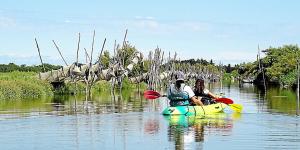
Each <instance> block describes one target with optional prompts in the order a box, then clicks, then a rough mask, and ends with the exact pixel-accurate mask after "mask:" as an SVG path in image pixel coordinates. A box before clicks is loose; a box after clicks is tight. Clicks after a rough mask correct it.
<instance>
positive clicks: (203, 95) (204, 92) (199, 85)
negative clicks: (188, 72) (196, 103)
mask: <svg viewBox="0 0 300 150" xmlns="http://www.w3.org/2000/svg"><path fill="white" fill-rule="evenodd" d="M194 93H195V96H196V97H197V99H198V100H200V101H201V102H202V103H203V104H204V105H209V104H214V103H216V102H215V100H214V99H217V98H219V97H218V96H217V95H215V94H213V93H211V92H210V91H209V90H208V89H206V88H205V85H204V79H203V78H198V79H197V80H196V82H195V87H194Z"/></svg>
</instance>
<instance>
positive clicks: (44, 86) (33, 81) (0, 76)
mask: <svg viewBox="0 0 300 150" xmlns="http://www.w3.org/2000/svg"><path fill="white" fill-rule="evenodd" d="M134 88H138V84H131V83H130V82H129V81H128V79H125V80H124V81H123V86H122V89H123V90H126V89H134ZM140 88H141V89H145V88H146V84H140ZM76 89H77V90H76ZM110 90H111V84H110V83H109V82H108V81H99V82H97V83H96V84H95V85H94V86H93V87H92V92H93V93H99V92H110ZM116 90H117V88H116ZM54 93H56V94H66V95H68V94H74V93H81V94H84V93H85V83H83V82H78V83H77V87H76V86H75V84H74V83H66V84H65V85H64V86H62V87H61V88H60V89H56V90H54V89H53V87H52V85H51V84H50V83H48V82H46V81H41V80H39V79H38V78H37V73H35V72H18V71H15V72H7V73H0V100H3V99H17V100H19V99H26V98H40V97H45V96H52V95H53V94H54Z"/></svg>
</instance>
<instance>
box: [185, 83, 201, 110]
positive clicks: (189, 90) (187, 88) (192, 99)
mask: <svg viewBox="0 0 300 150" xmlns="http://www.w3.org/2000/svg"><path fill="white" fill-rule="evenodd" d="M184 91H186V92H188V94H189V97H190V99H191V101H192V102H193V103H194V104H196V105H198V106H199V105H200V106H203V103H202V102H201V100H200V99H197V98H196V96H195V93H194V91H193V90H192V88H191V87H189V86H185V89H184Z"/></svg>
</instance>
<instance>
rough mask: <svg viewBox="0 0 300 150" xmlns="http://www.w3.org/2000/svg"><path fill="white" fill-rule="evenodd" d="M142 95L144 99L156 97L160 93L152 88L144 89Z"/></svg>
mask: <svg viewBox="0 0 300 150" xmlns="http://www.w3.org/2000/svg"><path fill="white" fill-rule="evenodd" d="M144 97H145V98H146V99H157V98H159V97H160V94H159V93H158V92H156V91H152V90H146V91H145V92H144Z"/></svg>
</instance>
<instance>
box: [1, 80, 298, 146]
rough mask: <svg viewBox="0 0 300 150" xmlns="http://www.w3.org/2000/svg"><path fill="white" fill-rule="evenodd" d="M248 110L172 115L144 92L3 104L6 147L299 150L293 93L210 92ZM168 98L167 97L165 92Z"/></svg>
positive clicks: (246, 88) (235, 87) (234, 88)
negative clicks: (190, 115) (145, 96)
mask: <svg viewBox="0 0 300 150" xmlns="http://www.w3.org/2000/svg"><path fill="white" fill-rule="evenodd" d="M208 87H209V89H210V90H211V91H213V92H214V93H220V92H222V93H224V94H225V95H226V97H229V98H231V99H233V100H234V102H235V103H237V104H241V105H243V107H244V109H243V112H242V113H235V112H234V111H232V110H231V109H230V108H227V109H226V110H225V112H224V113H221V114H217V115H210V116H197V117H185V116H177V117H171V118H170V117H166V116H163V115H161V112H162V110H163V109H164V108H165V107H167V106H168V101H167V100H166V99H165V98H160V99H157V100H146V99H144V98H143V97H142V93H143V92H142V91H141V92H139V91H138V90H126V91H123V92H122V94H115V95H114V96H112V94H110V93H100V94H96V95H93V98H92V100H91V101H85V100H84V99H85V98H84V96H76V97H75V96H55V97H54V98H51V99H50V98H49V99H42V100H41V99H39V100H21V101H12V100H11V101H3V100H2V101H1V102H0V149H3V150H10V149H12V150H14V149H44V150H45V149H46V150H47V149H64V150H67V149H72V150H74V149H88V150H93V149H101V150H104V149H109V150H110V149H121V150H135V149H143V150H147V149H149V150H154V149H179V150H180V149H192V150H194V149H224V150H227V149H230V150H232V149H236V150H240V149H251V150H253V149H272V150H274V149H280V150H281V149H289V150H291V149H300V118H299V117H298V116H297V115H296V109H297V101H296V95H295V93H294V92H293V91H290V90H286V89H279V88H269V89H268V90H267V92H266V93H265V92H262V91H261V90H259V89H258V88H257V87H255V86H254V85H252V84H243V85H239V84H237V83H227V84H223V86H222V87H221V86H220V85H219V84H214V85H210V86H208ZM162 93H163V92H162Z"/></svg>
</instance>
